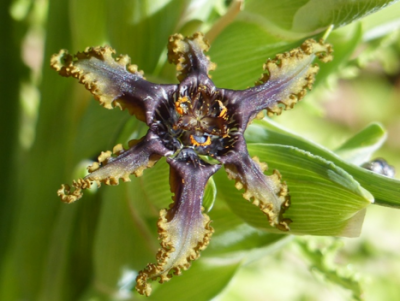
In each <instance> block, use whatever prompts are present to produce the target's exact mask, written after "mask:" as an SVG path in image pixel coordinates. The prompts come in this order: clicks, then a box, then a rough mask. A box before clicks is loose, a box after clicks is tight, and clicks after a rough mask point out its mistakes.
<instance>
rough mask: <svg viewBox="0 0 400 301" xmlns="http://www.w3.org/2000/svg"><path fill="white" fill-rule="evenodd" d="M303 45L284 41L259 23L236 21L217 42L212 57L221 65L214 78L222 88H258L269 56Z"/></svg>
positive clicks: (218, 65) (213, 45)
mask: <svg viewBox="0 0 400 301" xmlns="http://www.w3.org/2000/svg"><path fill="white" fill-rule="evenodd" d="M300 44H301V42H298V43H292V44H289V43H287V42H283V41H282V40H281V39H279V38H276V37H274V36H272V35H271V34H269V33H268V32H266V31H265V30H264V29H263V28H262V27H260V26H259V25H258V24H253V23H248V22H244V21H236V22H234V23H232V24H231V25H230V26H228V27H227V28H226V29H225V30H224V31H223V32H222V33H221V34H220V35H219V36H218V37H217V39H216V40H215V41H214V42H213V44H212V45H211V49H210V51H209V53H208V54H209V56H210V58H211V60H212V61H213V62H215V63H216V64H217V69H216V70H215V71H213V72H212V73H211V74H212V79H213V81H214V83H215V85H216V86H218V87H220V88H231V89H245V88H248V87H249V86H254V83H255V82H256V80H257V79H258V78H259V77H260V76H261V73H262V72H263V70H262V66H263V64H264V63H265V61H266V60H267V58H269V57H274V56H275V55H276V54H277V53H281V52H284V51H286V50H290V49H292V48H294V47H297V46H299V45H300Z"/></svg>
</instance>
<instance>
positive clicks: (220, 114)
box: [218, 100, 228, 118]
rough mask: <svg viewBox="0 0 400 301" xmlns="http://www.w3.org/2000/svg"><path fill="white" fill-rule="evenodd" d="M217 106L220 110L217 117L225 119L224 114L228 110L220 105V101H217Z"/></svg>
mask: <svg viewBox="0 0 400 301" xmlns="http://www.w3.org/2000/svg"><path fill="white" fill-rule="evenodd" d="M218 103H219V106H220V107H221V108H222V110H221V112H220V113H219V115H218V117H221V118H225V117H226V112H227V111H228V109H227V108H226V107H225V106H224V105H223V104H222V102H221V101H220V100H218Z"/></svg>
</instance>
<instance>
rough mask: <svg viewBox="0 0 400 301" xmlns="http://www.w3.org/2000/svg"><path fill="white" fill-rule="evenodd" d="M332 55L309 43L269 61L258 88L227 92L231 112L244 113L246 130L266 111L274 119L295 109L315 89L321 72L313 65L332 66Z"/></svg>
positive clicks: (324, 47) (323, 47)
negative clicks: (326, 63) (320, 62)
mask: <svg viewBox="0 0 400 301" xmlns="http://www.w3.org/2000/svg"><path fill="white" fill-rule="evenodd" d="M331 53H332V47H331V45H329V44H324V43H322V42H316V41H314V40H307V41H305V42H304V43H303V44H302V45H301V46H300V47H299V48H295V49H293V50H291V51H290V52H286V53H283V54H278V55H277V56H276V58H275V59H273V60H270V59H268V60H267V62H266V63H265V64H264V70H265V73H264V74H263V76H262V77H261V78H260V80H259V82H258V83H257V84H258V85H257V86H255V87H253V88H250V89H247V90H243V91H233V90H225V91H224V93H225V97H226V98H229V99H230V101H229V104H228V105H227V108H228V111H229V110H231V111H238V112H240V113H241V117H240V118H241V120H240V123H241V126H240V127H241V128H242V129H245V128H246V126H247V124H248V122H249V121H251V119H253V118H254V117H256V115H257V114H258V113H259V112H260V111H262V110H264V109H266V110H267V112H268V115H273V114H280V113H281V112H282V109H288V108H292V107H293V106H294V104H295V103H296V102H298V101H299V100H300V99H301V98H303V97H304V95H305V94H306V89H311V87H312V84H313V82H314V76H315V74H316V73H317V72H318V69H319V68H318V66H316V65H313V64H312V62H313V60H314V58H315V57H318V58H319V59H320V60H321V61H323V62H328V61H330V60H331V59H332V56H331ZM231 107H232V108H231Z"/></svg>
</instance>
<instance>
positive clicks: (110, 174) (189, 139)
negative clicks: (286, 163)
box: [51, 33, 332, 295]
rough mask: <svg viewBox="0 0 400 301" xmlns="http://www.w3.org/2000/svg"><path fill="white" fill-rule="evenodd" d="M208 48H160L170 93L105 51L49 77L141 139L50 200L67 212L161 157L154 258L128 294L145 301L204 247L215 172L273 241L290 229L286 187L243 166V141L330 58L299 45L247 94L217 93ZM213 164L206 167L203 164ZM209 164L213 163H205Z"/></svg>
mask: <svg viewBox="0 0 400 301" xmlns="http://www.w3.org/2000/svg"><path fill="white" fill-rule="evenodd" d="M208 49H209V45H208V43H207V41H206V40H205V39H204V38H203V35H202V34H200V33H196V34H194V35H193V36H192V37H186V38H184V37H183V36H182V35H179V34H175V35H173V36H171V37H170V40H169V44H168V59H169V61H170V62H172V63H174V64H176V66H177V72H178V74H177V77H178V80H179V82H180V83H179V84H171V85H158V84H154V83H151V82H149V81H146V80H145V79H144V77H143V75H142V72H140V71H138V68H137V66H135V65H131V64H130V59H129V57H128V56H126V55H120V56H118V57H116V58H115V59H114V57H113V54H114V53H115V51H114V50H113V49H111V48H110V47H107V46H106V47H94V48H87V49H86V50H85V51H84V52H79V53H77V54H76V55H75V56H71V55H70V54H68V52H67V51H65V50H61V51H60V52H59V53H58V54H55V55H54V56H53V57H52V59H51V67H52V68H53V69H55V70H56V71H57V72H58V73H59V74H60V75H62V76H66V77H68V76H73V77H75V78H77V79H78V80H79V82H80V83H82V84H84V85H85V87H86V88H87V89H88V90H89V91H90V92H91V93H92V94H93V95H94V97H95V98H96V99H97V100H98V101H99V102H100V104H101V105H102V106H103V107H105V108H108V109H111V108H113V107H115V106H118V107H120V108H121V109H127V110H128V111H129V113H130V114H132V115H135V116H136V118H138V119H139V120H141V121H143V122H145V123H146V124H147V125H148V127H149V129H148V132H147V134H146V136H145V137H143V138H142V139H140V140H136V141H130V142H129V148H128V149H124V148H123V147H122V145H121V144H118V145H117V146H115V147H114V149H113V151H112V152H110V151H107V152H102V153H101V155H100V156H99V157H98V162H95V163H94V164H93V165H91V166H89V167H88V171H89V174H88V175H87V176H85V177H84V178H82V179H78V180H76V181H74V182H73V188H74V189H73V190H71V188H70V187H69V186H68V185H62V187H61V189H60V190H58V195H59V196H60V197H61V199H62V201H64V202H66V203H71V202H74V201H76V200H78V199H79V198H80V197H82V190H84V189H87V188H89V187H91V185H92V184H93V183H94V182H95V183H97V185H98V186H100V184H101V183H104V184H107V185H117V184H118V181H119V179H122V180H124V181H130V178H129V176H130V175H131V174H135V175H136V176H140V175H141V174H142V172H143V171H144V170H145V169H146V168H150V167H151V166H153V165H154V164H155V163H156V162H157V161H158V160H159V159H160V158H161V157H166V158H167V163H168V164H169V165H170V185H171V191H172V192H173V193H174V197H173V200H174V202H173V204H172V205H171V206H170V208H169V209H164V210H161V212H160V218H159V221H158V233H159V239H160V241H161V242H160V244H161V248H160V249H159V251H158V253H157V263H155V264H149V265H148V266H147V267H146V268H145V269H144V270H142V271H141V272H139V275H138V277H137V279H136V281H137V285H136V289H137V290H138V291H139V293H141V294H145V295H150V293H151V286H150V284H148V283H147V282H148V280H155V279H157V278H159V280H160V282H165V281H168V280H169V279H170V278H171V277H172V274H180V273H181V271H182V270H186V269H188V268H189V266H190V262H191V261H192V260H195V259H197V258H198V257H199V254H200V251H201V250H203V249H204V248H206V247H207V245H208V243H209V240H210V237H211V235H212V233H213V229H212V227H211V226H210V218H209V217H208V216H207V215H206V214H205V213H204V212H202V198H203V193H204V189H205V186H206V184H207V181H208V179H209V178H210V177H211V176H212V175H213V174H214V173H215V172H216V171H217V170H218V169H220V168H221V166H222V165H224V167H225V170H226V172H227V174H228V177H229V178H230V179H233V180H235V182H236V185H235V186H236V188H237V189H244V191H245V192H244V194H243V197H244V198H245V199H247V200H249V201H251V202H252V203H253V204H254V205H256V206H257V207H259V209H260V210H261V211H262V212H263V213H265V215H266V217H267V219H268V222H269V223H270V224H271V225H272V226H275V227H277V228H278V229H280V230H282V231H287V230H288V229H289V223H290V222H291V221H290V220H289V219H285V218H284V217H283V213H284V212H285V210H287V209H288V207H289V205H290V197H289V194H288V189H287V186H286V184H285V183H284V182H281V176H280V174H279V172H278V171H274V172H273V173H272V175H269V176H267V175H265V174H264V171H265V170H266V164H265V163H261V162H259V160H258V159H257V158H256V157H255V158H253V159H252V158H250V156H249V154H248V151H247V147H246V142H245V139H244V137H243V135H244V132H245V130H246V128H247V125H248V124H249V123H250V122H251V121H252V120H253V119H254V118H255V117H257V116H259V114H260V112H262V111H263V110H265V109H266V110H267V113H268V115H273V114H280V113H281V111H282V109H285V108H291V107H293V105H294V104H295V103H296V102H297V101H298V100H300V99H301V98H302V97H303V96H304V95H305V93H306V88H311V85H312V83H313V81H314V75H315V74H316V72H317V71H318V66H316V65H312V62H313V60H314V58H315V57H318V58H319V59H321V60H322V61H324V62H326V61H329V60H330V59H331V52H332V48H331V46H330V45H329V44H325V43H324V42H323V41H320V42H316V41H314V40H307V41H305V42H304V43H303V44H302V45H301V46H300V47H299V48H296V49H294V50H292V51H290V52H287V53H284V54H279V55H277V56H276V58H275V59H272V60H267V62H266V63H265V65H264V71H265V72H264V74H263V75H262V77H261V78H260V80H259V81H258V82H257V83H256V86H255V87H253V88H249V89H246V90H240V91H235V90H229V89H220V88H216V87H215V86H214V84H213V82H212V81H211V79H210V76H209V74H208V73H209V71H210V70H213V69H214V68H215V64H213V63H212V62H211V61H210V60H209V58H208V57H206V56H205V54H204V52H206V51H208ZM207 158H212V159H213V160H207ZM210 162H212V163H210Z"/></svg>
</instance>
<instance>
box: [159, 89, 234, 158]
mask: <svg viewBox="0 0 400 301" xmlns="http://www.w3.org/2000/svg"><path fill="white" fill-rule="evenodd" d="M180 91H184V92H183V93H182V92H177V93H176V94H174V97H172V98H171V99H169V103H168V104H165V103H161V104H160V105H159V107H158V108H157V110H156V112H157V114H156V120H155V122H154V123H153V130H154V131H155V132H156V133H157V134H158V135H159V136H160V137H162V141H163V143H164V145H165V146H166V147H167V148H168V149H170V150H172V151H174V152H179V151H184V152H187V151H189V150H190V153H193V151H194V152H195V153H197V154H198V155H207V156H211V157H215V156H217V155H221V153H222V152H224V150H226V149H227V148H229V137H230V136H229V133H230V130H229V127H228V117H229V116H228V114H229V112H228V109H227V108H226V106H225V105H224V104H223V101H224V100H223V98H222V97H221V94H220V93H219V91H215V88H214V86H213V85H212V84H208V85H203V84H200V85H198V86H197V87H195V88H192V89H185V88H183V89H182V86H181V89H180Z"/></svg>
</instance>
